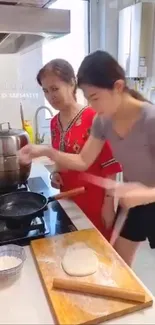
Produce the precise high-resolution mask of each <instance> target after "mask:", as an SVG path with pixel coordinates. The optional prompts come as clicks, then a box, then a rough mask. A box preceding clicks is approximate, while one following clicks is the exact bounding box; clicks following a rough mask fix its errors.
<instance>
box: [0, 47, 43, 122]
mask: <svg viewBox="0 0 155 325" xmlns="http://www.w3.org/2000/svg"><path fill="white" fill-rule="evenodd" d="M41 67H42V48H41V46H37V47H36V46H35V48H29V49H28V50H27V52H21V53H20V54H8V55H0V122H1V123H2V122H4V121H9V122H10V123H11V126H12V127H14V128H21V120H20V102H21V103H22V105H23V111H24V118H25V119H26V120H30V121H31V122H32V123H33V121H34V114H35V111H36V109H37V107H39V106H40V105H43V104H44V97H43V93H42V90H41V88H40V87H39V86H38V84H37V82H36V75H37V73H38V71H39V69H40V68H41Z"/></svg>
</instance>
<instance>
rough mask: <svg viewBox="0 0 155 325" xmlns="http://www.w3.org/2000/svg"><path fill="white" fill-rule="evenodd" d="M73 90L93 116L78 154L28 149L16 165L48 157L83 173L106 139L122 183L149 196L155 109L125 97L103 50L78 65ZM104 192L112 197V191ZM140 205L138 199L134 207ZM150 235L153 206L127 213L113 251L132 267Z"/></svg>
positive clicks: (154, 174) (154, 227) (121, 76)
mask: <svg viewBox="0 0 155 325" xmlns="http://www.w3.org/2000/svg"><path fill="white" fill-rule="evenodd" d="M78 86H79V87H80V88H81V89H82V90H83V92H84V95H85V97H86V98H87V99H88V101H89V102H90V103H91V105H92V106H93V107H94V108H95V110H96V112H97V113H98V115H97V116H96V118H95V120H94V122H93V126H92V130H91V135H90V136H89V138H88V140H87V142H86V143H85V145H84V147H83V149H82V150H81V152H80V154H78V155H72V154H70V155H69V154H67V153H62V152H60V151H57V150H55V149H54V148H52V149H51V148H49V147H46V148H43V147H37V146H35V147H34V146H27V147H25V148H24V149H23V150H22V151H21V152H20V159H21V161H23V163H24V161H25V163H26V162H27V161H29V160H30V159H31V158H32V157H35V156H40V155H47V156H48V157H50V158H51V159H53V160H55V161H56V162H57V163H59V164H61V165H62V166H63V167H67V168H69V169H74V170H75V169H76V170H81V171H83V170H86V169H87V168H88V167H89V166H90V165H92V164H93V162H94V161H95V159H96V157H98V155H99V154H100V152H101V150H102V147H103V144H104V142H105V141H106V140H107V139H108V140H110V144H111V146H112V150H113V153H114V156H115V158H116V159H117V160H118V161H119V162H120V163H121V164H122V167H123V174H124V180H125V182H138V183H139V182H140V183H142V184H143V185H141V186H139V189H138V188H137V191H138V193H140V191H141V194H142V192H143V193H144V192H145V193H146V192H147V193H148V192H150V191H153V189H150V188H151V187H152V188H153V187H155V170H154V166H155V107H154V106H153V105H151V104H150V103H148V102H142V101H140V100H138V99H136V98H134V97H133V96H132V95H131V94H130V92H129V90H128V87H127V85H126V80H125V72H124V70H123V69H122V68H121V66H119V64H118V62H117V61H116V60H115V59H114V58H113V57H112V56H111V55H109V54H108V53H106V52H103V51H96V52H95V53H92V54H90V55H88V56H87V57H86V58H85V59H84V60H83V62H82V64H81V66H80V68H79V71H78ZM127 185H128V186H130V185H131V184H127ZM145 186H147V187H148V188H146V187H145ZM109 191H110V195H111V188H110V189H109ZM133 192H135V190H134V191H133ZM138 193H137V192H136V196H138ZM151 193H152V192H151ZM128 194H129V191H128ZM130 194H131V193H130ZM133 194H134V193H133ZM144 195H145V194H144ZM150 195H152V194H150ZM141 199H142V196H141ZM143 199H144V197H143ZM154 201H155V198H154ZM141 202H143V201H142V200H141V201H140V200H139V202H138V205H139V204H140V203H141ZM148 202H149V200H145V201H144V203H148ZM135 205H137V203H136V204H135ZM131 206H132V205H131ZM154 232H155V203H151V204H147V205H139V206H137V207H134V208H131V209H129V211H128V216H127V219H126V223H125V225H124V227H123V229H122V232H121V234H120V236H119V238H118V239H117V240H116V243H115V249H116V250H117V252H118V253H119V254H120V255H121V256H122V257H123V259H124V260H125V261H126V262H127V263H128V264H129V265H131V263H132V260H133V257H134V255H135V252H136V250H137V247H138V246H139V244H140V242H141V241H144V240H146V238H148V240H149V242H150V246H151V248H155V236H154Z"/></svg>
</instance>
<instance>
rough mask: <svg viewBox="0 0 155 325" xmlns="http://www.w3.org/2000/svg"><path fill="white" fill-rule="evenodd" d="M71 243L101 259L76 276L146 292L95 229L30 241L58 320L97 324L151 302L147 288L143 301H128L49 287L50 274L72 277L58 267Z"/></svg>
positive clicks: (143, 306) (51, 275)
mask: <svg viewBox="0 0 155 325" xmlns="http://www.w3.org/2000/svg"><path fill="white" fill-rule="evenodd" d="M73 244H75V247H85V245H87V246H89V247H90V248H91V249H93V250H94V252H95V253H96V254H97V256H98V259H99V261H100V263H99V269H98V271H97V272H96V273H95V274H94V275H91V276H87V277H82V278H78V280H80V281H85V282H92V283H96V284H102V285H110V286H117V287H120V288H125V289H129V290H134V291H140V292H145V290H144V288H143V287H142V286H141V284H140V283H139V282H138V281H137V279H136V277H135V276H134V275H133V273H132V271H131V270H130V268H128V267H127V266H126V265H125V264H124V262H123V261H122V259H121V258H120V257H119V256H118V254H117V253H116V252H115V251H114V249H113V248H112V247H111V246H110V244H109V243H108V242H107V241H106V240H105V239H104V238H103V237H102V236H101V235H100V234H99V232H98V231H97V230H95V229H88V230H82V231H76V232H72V233H68V234H64V235H60V236H55V237H51V238H46V239H39V240H35V241H32V243H31V247H32V251H33V253H34V257H35V260H36V262H37V265H38V269H39V272H40V275H41V279H42V281H43V284H44V287H45V290H46V293H47V297H48V301H49V304H50V306H51V307H52V311H53V310H54V312H55V316H56V321H57V322H58V323H59V324H66V325H68V324H73V325H74V324H88V323H89V324H97V323H100V322H103V321H106V320H109V319H112V318H115V317H118V316H122V315H125V314H128V313H131V312H134V311H137V310H140V309H143V308H146V307H148V306H151V305H152V303H153V301H152V297H150V296H149V295H148V294H147V292H146V301H145V303H129V302H124V301H118V300H114V299H108V298H101V297H92V296H89V295H83V294H75V293H69V292H68V293H67V292H64V291H59V290H52V278H53V277H59V278H64V279H65V278H67V279H69V278H71V279H73V278H72V277H70V276H68V275H67V274H66V273H65V272H64V271H63V269H62V267H61V260H62V257H63V256H64V254H65V251H66V249H67V247H68V246H69V245H73ZM75 260H76V254H75ZM73 263H74V261H73ZM75 279H77V278H75Z"/></svg>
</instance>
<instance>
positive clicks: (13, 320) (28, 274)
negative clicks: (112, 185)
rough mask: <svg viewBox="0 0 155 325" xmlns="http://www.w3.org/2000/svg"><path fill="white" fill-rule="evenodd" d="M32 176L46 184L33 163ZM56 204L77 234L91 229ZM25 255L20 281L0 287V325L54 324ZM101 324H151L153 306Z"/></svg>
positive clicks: (74, 210)
mask: <svg viewBox="0 0 155 325" xmlns="http://www.w3.org/2000/svg"><path fill="white" fill-rule="evenodd" d="M36 176H41V177H42V178H43V179H44V181H45V182H46V183H47V184H49V173H48V172H47V169H46V168H45V167H44V166H43V165H42V164H40V163H37V162H35V164H34V165H33V167H32V171H31V177H36ZM49 185H50V184H49ZM57 192H58V191H57V190H55V193H57ZM59 202H60V204H61V205H62V207H63V208H64V209H65V210H66V212H67V214H68V215H69V217H70V218H71V219H72V221H73V222H74V224H75V226H76V227H77V228H78V229H79V230H82V229H88V228H92V223H91V222H90V221H89V220H88V219H87V217H86V216H85V215H84V213H83V212H82V211H81V210H80V209H79V208H78V207H77V206H76V204H74V203H73V202H71V201H69V200H68V201H67V200H60V201H59ZM25 251H26V255H27V260H26V262H25V264H24V268H23V270H22V273H21V276H20V278H19V279H17V280H16V282H13V283H9V282H7V283H2V284H0V324H21V325H22V324H38V325H40V324H54V318H53V317H52V313H51V311H50V308H49V305H48V302H47V299H46V296H45V293H44V290H43V287H42V284H41V281H40V278H39V275H38V272H37V269H36V266H35V263H34V260H33V257H32V254H31V249H30V247H29V246H26V247H25ZM104 324H155V303H154V305H153V306H152V307H150V308H148V309H144V310H142V311H139V312H136V313H133V314H130V315H127V316H123V317H121V318H116V319H113V320H111V321H109V322H105V323H104Z"/></svg>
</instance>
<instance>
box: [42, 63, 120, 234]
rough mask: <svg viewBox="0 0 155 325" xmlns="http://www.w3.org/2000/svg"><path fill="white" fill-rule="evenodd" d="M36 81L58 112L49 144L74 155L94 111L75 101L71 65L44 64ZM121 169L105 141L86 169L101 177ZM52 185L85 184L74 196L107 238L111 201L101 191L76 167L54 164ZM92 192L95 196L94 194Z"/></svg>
mask: <svg viewBox="0 0 155 325" xmlns="http://www.w3.org/2000/svg"><path fill="white" fill-rule="evenodd" d="M37 81H38V83H39V85H40V86H41V87H42V89H43V91H44V93H45V96H46V99H47V100H48V102H49V103H50V104H51V106H52V107H53V108H55V109H56V110H57V111H58V114H57V115H56V116H55V117H54V118H53V119H52V120H51V135H52V146H53V148H55V149H56V150H60V151H62V152H67V153H72V154H77V153H79V152H80V151H81V149H82V147H83V146H84V144H85V142H86V141H87V139H88V137H89V131H90V128H91V125H92V122H93V119H94V116H95V114H96V112H95V111H94V110H93V109H92V108H91V107H90V106H86V107H82V106H81V105H80V104H78V103H77V101H76V78H75V74H74V71H73V68H72V66H71V65H70V64H69V63H68V62H67V61H65V60H62V59H55V60H52V61H50V62H49V63H48V64H46V65H45V66H44V67H43V68H42V69H41V70H40V71H39V73H38V75H37ZM119 171H121V169H120V166H119V164H118V163H117V162H116V160H115V159H114V158H113V156H112V152H111V149H110V147H109V145H108V143H105V145H104V147H103V149H102V151H101V153H100V155H99V156H98V158H97V159H96V161H95V162H94V163H93V164H92V166H90V168H89V169H88V172H91V173H92V174H93V175H98V176H102V177H106V176H108V177H110V176H113V177H114V178H116V173H117V172H119ZM51 176H52V177H51V182H52V186H54V187H57V188H60V190H61V191H67V190H70V189H73V188H76V187H80V186H85V187H86V192H85V194H81V195H78V196H76V197H75V198H74V201H75V203H76V204H77V205H78V206H79V207H80V208H81V209H82V211H83V212H84V213H85V214H86V215H87V216H88V218H89V219H90V220H91V221H92V222H93V223H94V225H95V226H96V227H97V228H98V230H99V231H100V232H101V233H102V234H103V235H104V236H105V237H106V238H107V239H110V235H111V230H112V229H111V226H112V223H113V217H114V204H113V203H114V202H113V198H112V197H107V195H106V193H105V190H104V189H102V188H99V187H96V186H95V185H93V184H89V183H87V184H85V183H86V182H85V181H84V180H83V179H82V178H81V179H80V177H79V172H78V171H76V170H71V171H69V170H63V169H62V168H61V166H60V164H56V168H55V171H54V173H53V174H52V175H51ZM94 193H95V195H94Z"/></svg>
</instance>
